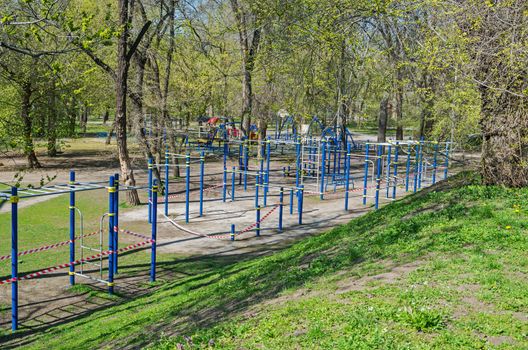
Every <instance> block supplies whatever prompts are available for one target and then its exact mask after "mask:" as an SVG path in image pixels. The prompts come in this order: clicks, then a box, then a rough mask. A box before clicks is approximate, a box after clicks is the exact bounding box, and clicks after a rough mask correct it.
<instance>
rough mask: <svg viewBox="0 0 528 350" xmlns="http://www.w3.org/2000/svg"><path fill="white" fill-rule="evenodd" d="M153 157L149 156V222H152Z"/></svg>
mask: <svg viewBox="0 0 528 350" xmlns="http://www.w3.org/2000/svg"><path fill="white" fill-rule="evenodd" d="M152 163H153V162H152V158H149V160H148V188H149V190H148V222H149V224H150V223H151V222H152V169H153V167H154V166H153V164H152Z"/></svg>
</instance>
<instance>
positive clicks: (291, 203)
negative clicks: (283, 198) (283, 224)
mask: <svg viewBox="0 0 528 350" xmlns="http://www.w3.org/2000/svg"><path fill="white" fill-rule="evenodd" d="M290 215H293V188H292V189H290Z"/></svg>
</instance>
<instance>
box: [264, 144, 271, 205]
mask: <svg viewBox="0 0 528 350" xmlns="http://www.w3.org/2000/svg"><path fill="white" fill-rule="evenodd" d="M270 152H271V142H270V139H269V137H268V138H267V139H266V174H265V178H264V206H266V205H268V191H269V183H270Z"/></svg>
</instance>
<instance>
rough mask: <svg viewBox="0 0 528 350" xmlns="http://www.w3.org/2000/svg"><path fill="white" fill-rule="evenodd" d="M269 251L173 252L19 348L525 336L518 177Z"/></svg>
mask: <svg viewBox="0 0 528 350" xmlns="http://www.w3.org/2000/svg"><path fill="white" fill-rule="evenodd" d="M435 190H436V191H433V190H424V191H422V192H421V193H418V194H416V195H413V196H410V197H407V198H405V199H402V200H399V201H397V202H394V203H392V204H390V205H388V206H387V207H385V208H383V209H381V210H378V211H376V212H372V213H369V214H367V215H365V216H363V217H361V218H358V219H355V220H353V221H351V222H350V223H349V224H347V225H343V226H339V227H336V228H335V229H333V230H331V231H329V232H326V233H323V234H321V235H319V236H317V237H312V238H308V239H305V240H303V241H301V242H299V243H297V244H295V245H293V246H292V247H290V248H287V249H285V250H283V251H281V252H278V253H275V254H273V255H270V256H267V257H261V258H256V259H250V260H246V261H236V260H237V259H238V260H241V259H243V258H244V256H243V255H241V256H236V257H234V258H227V257H203V258H201V259H180V260H178V259H174V260H172V261H167V262H166V263H165V264H163V265H162V269H163V270H172V271H177V272H184V273H185V276H184V277H182V278H179V279H177V280H170V281H166V282H165V283H164V284H162V285H161V286H160V287H159V288H160V289H159V290H157V291H156V292H154V293H151V294H148V295H145V296H143V297H140V298H137V299H135V300H131V301H124V302H122V303H120V304H119V305H116V306H114V307H111V308H108V309H106V310H103V311H99V312H96V313H93V314H92V315H90V316H87V317H86V318H84V319H81V320H77V321H74V322H71V323H68V324H65V325H61V326H58V327H54V328H52V329H49V330H47V331H46V332H43V333H40V334H36V335H33V336H30V337H29V338H28V339H27V341H28V343H27V344H29V345H27V347H29V348H53V349H70V348H78V349H92V348H122V347H125V346H127V347H139V346H145V345H147V344H149V346H150V347H151V348H152V349H177V348H183V349H198V348H205V349H207V348H213V347H214V348H221V349H299V348H302V349H429V348H436V349H480V348H482V349H487V348H494V347H498V348H501V349H523V348H528V322H527V319H526V314H527V313H528V280H527V273H528V260H527V259H526V251H528V230H527V229H528V220H527V219H528V211H527V209H528V208H527V204H526V203H528V189H521V190H508V189H503V188H498V187H485V186H481V185H479V184H478V179H477V178H476V177H475V176H473V175H471V174H467V173H465V174H461V175H459V176H457V177H456V178H453V179H450V180H449V181H447V182H442V183H440V184H439V185H438V186H437V187H435Z"/></svg>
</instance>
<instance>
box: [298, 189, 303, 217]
mask: <svg viewBox="0 0 528 350" xmlns="http://www.w3.org/2000/svg"><path fill="white" fill-rule="evenodd" d="M298 191H299V193H298V195H297V198H298V202H297V203H298V204H297V205H298V206H299V208H298V211H299V225H302V215H303V201H304V185H301V187H299V190H298Z"/></svg>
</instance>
